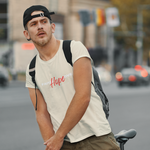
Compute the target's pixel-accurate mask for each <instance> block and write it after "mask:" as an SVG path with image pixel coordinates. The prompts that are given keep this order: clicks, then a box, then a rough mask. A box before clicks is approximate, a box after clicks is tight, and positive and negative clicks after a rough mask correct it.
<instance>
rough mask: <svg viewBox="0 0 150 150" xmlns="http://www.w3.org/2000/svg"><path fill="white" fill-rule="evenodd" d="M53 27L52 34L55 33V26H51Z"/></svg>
mask: <svg viewBox="0 0 150 150" xmlns="http://www.w3.org/2000/svg"><path fill="white" fill-rule="evenodd" d="M51 27H52V33H55V24H54V23H52V24H51Z"/></svg>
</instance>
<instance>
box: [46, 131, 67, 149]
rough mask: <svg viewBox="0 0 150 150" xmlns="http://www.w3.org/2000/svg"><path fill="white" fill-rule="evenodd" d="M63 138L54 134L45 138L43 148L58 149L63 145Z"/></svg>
mask: <svg viewBox="0 0 150 150" xmlns="http://www.w3.org/2000/svg"><path fill="white" fill-rule="evenodd" d="M63 142H64V139H61V138H59V137H58V136H57V135H56V134H55V135H54V136H52V137H51V138H50V139H49V140H47V141H46V142H45V143H44V145H46V149H45V150H60V149H61V147H62V145H63Z"/></svg>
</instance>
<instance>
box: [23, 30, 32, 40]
mask: <svg viewBox="0 0 150 150" xmlns="http://www.w3.org/2000/svg"><path fill="white" fill-rule="evenodd" d="M23 34H24V36H25V37H26V39H27V40H28V41H30V40H31V38H30V35H29V32H28V31H27V30H24V31H23Z"/></svg>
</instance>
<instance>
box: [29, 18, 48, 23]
mask: <svg viewBox="0 0 150 150" xmlns="http://www.w3.org/2000/svg"><path fill="white" fill-rule="evenodd" d="M43 20H47V18H46V17H45V18H42V19H40V20H39V21H43ZM36 22H38V20H33V21H31V22H30V23H29V24H32V23H36Z"/></svg>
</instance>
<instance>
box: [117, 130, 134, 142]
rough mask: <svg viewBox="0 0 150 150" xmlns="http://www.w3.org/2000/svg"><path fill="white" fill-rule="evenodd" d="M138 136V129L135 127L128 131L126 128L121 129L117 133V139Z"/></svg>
mask: <svg viewBox="0 0 150 150" xmlns="http://www.w3.org/2000/svg"><path fill="white" fill-rule="evenodd" d="M135 136H136V130H134V129H130V130H128V131H126V130H122V131H120V132H119V133H118V134H116V135H115V138H116V140H117V141H118V140H121V139H124V140H128V139H132V138H134V137H135Z"/></svg>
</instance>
